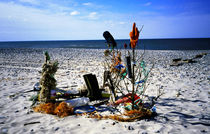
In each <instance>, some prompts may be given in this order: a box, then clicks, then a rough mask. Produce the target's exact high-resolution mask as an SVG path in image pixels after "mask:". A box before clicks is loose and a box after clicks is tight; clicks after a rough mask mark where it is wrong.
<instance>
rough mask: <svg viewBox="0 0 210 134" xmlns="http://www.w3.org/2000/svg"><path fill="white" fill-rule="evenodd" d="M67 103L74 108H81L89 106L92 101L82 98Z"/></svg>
mask: <svg viewBox="0 0 210 134" xmlns="http://www.w3.org/2000/svg"><path fill="white" fill-rule="evenodd" d="M65 102H66V103H67V104H69V105H71V106H72V107H79V106H84V105H87V104H88V102H90V99H89V98H87V97H81V98H75V99H71V100H66V101H65Z"/></svg>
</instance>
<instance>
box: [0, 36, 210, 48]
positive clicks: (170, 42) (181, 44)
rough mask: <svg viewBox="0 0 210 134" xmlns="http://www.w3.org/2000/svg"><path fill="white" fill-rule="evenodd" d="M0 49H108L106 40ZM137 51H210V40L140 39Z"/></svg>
mask: <svg viewBox="0 0 210 134" xmlns="http://www.w3.org/2000/svg"><path fill="white" fill-rule="evenodd" d="M129 42H130V41H129V39H122V40H119V39H118V40H116V43H117V49H124V44H125V43H126V44H127V46H128V48H129ZM0 48H85V49H107V48H108V44H107V42H106V41H105V40H62V41H61V40H59V41H8V42H7V41H6V42H0ZM136 49H145V50H210V38H181V39H139V41H138V44H137V46H136Z"/></svg>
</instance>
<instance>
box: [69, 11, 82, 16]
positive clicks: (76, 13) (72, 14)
mask: <svg viewBox="0 0 210 134" xmlns="http://www.w3.org/2000/svg"><path fill="white" fill-rule="evenodd" d="M79 14H80V12H78V11H73V12H71V13H70V15H71V16H75V15H79Z"/></svg>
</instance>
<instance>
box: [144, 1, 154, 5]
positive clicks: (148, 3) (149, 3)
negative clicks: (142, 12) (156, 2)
mask: <svg viewBox="0 0 210 134" xmlns="http://www.w3.org/2000/svg"><path fill="white" fill-rule="evenodd" d="M151 4H152V2H147V3H145V4H144V6H150V5H151Z"/></svg>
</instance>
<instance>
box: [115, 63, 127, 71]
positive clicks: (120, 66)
mask: <svg viewBox="0 0 210 134" xmlns="http://www.w3.org/2000/svg"><path fill="white" fill-rule="evenodd" d="M115 68H116V69H119V70H121V68H125V66H123V65H122V64H118V65H117V66H115Z"/></svg>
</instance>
